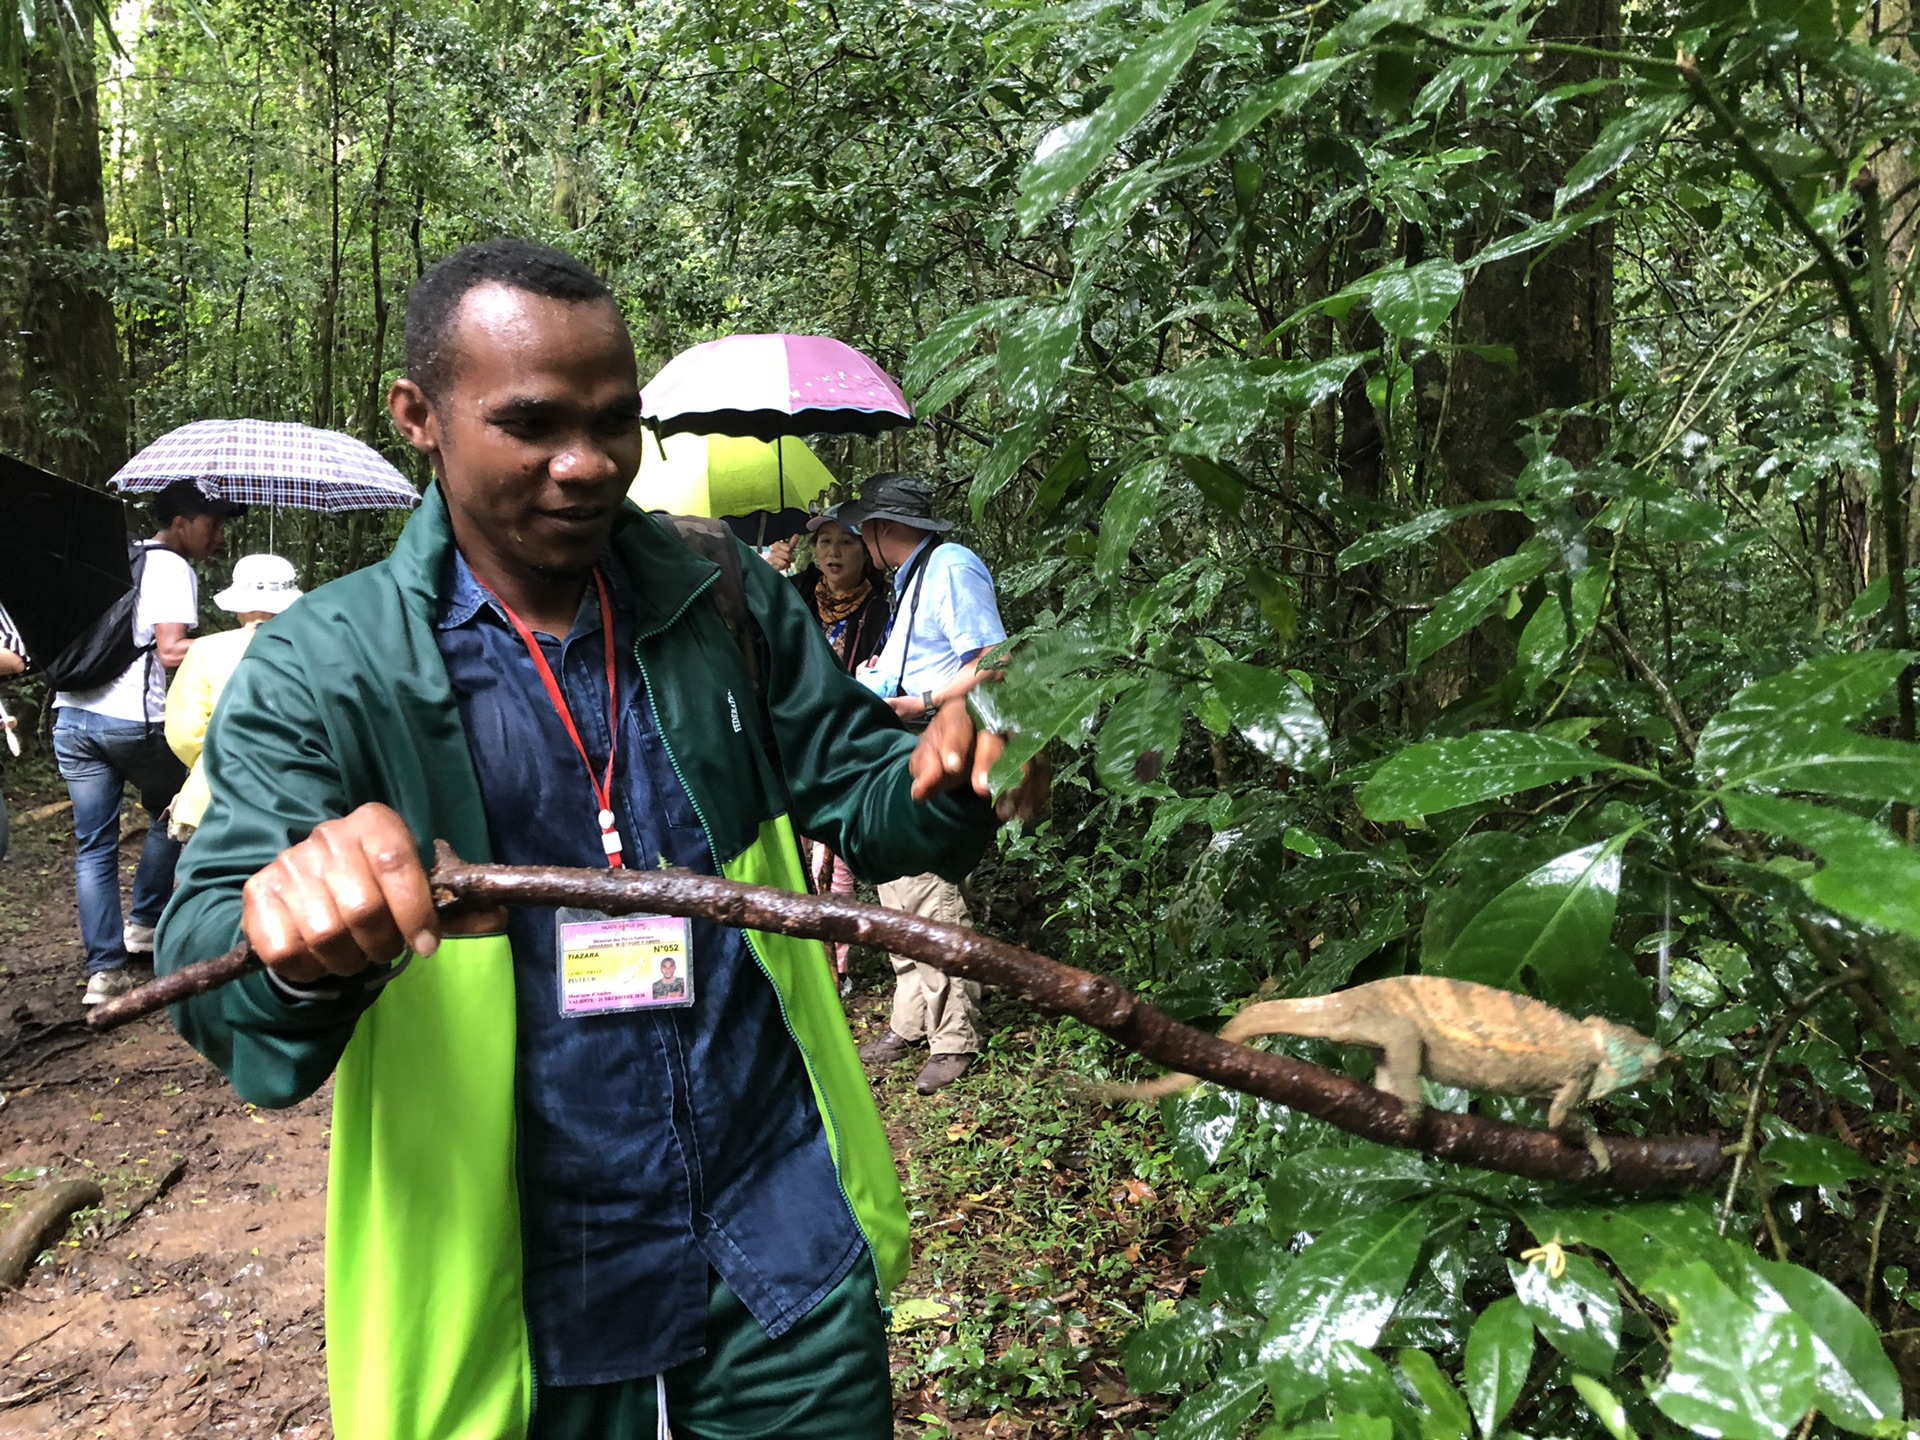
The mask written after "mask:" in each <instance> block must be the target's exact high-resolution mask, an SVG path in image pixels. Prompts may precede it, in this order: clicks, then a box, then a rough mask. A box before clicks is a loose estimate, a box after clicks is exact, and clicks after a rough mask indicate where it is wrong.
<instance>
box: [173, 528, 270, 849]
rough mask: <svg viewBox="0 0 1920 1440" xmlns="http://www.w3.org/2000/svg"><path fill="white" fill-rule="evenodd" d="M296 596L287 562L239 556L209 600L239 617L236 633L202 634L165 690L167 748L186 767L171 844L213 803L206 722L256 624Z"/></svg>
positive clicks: (182, 837)
mask: <svg viewBox="0 0 1920 1440" xmlns="http://www.w3.org/2000/svg"><path fill="white" fill-rule="evenodd" d="M300 594H301V591H300V587H299V585H298V584H296V583H295V581H294V574H293V565H292V563H291V562H290V561H287V560H282V559H281V558H280V557H279V556H278V555H242V556H241V557H240V558H239V559H238V560H237V561H235V562H234V566H233V583H232V584H231V585H229V586H228V587H227V588H226V589H224V590H222V591H221V592H220V593H219V594H218V595H216V596H214V597H213V603H214V604H216V605H218V606H219V607H220V608H221V609H222V610H229V611H232V612H233V613H234V614H235V615H237V616H239V617H240V628H239V629H238V630H228V631H224V632H223V633H221V634H218V635H203V636H202V637H201V638H200V639H198V640H196V641H194V642H193V648H192V649H190V650H188V651H187V658H186V659H185V660H183V661H182V662H181V663H180V668H179V669H178V670H177V671H175V672H174V676H173V684H172V685H171V686H169V687H168V689H167V744H168V745H170V746H172V747H173V753H174V754H176V755H178V756H179V757H180V759H181V761H182V763H184V764H186V765H188V766H190V767H191V769H190V771H189V773H188V775H187V781H186V784H184V785H182V786H181V787H180V793H179V794H178V795H176V796H174V799H173V805H172V807H171V808H170V809H169V810H168V812H167V816H168V818H167V833H168V834H169V835H171V836H172V837H173V838H174V839H176V840H185V839H186V838H187V837H188V836H189V835H191V834H193V832H194V830H195V829H196V828H198V826H199V824H200V817H201V816H202V815H204V814H206V811H207V802H208V801H209V800H211V799H212V798H213V795H212V792H211V791H210V790H208V789H207V775H206V770H205V768H204V767H203V766H202V764H201V760H200V748H201V746H203V745H205V744H206V741H207V723H208V722H209V721H210V720H212V719H213V707H214V706H215V704H217V703H218V702H219V699H220V692H221V691H222V690H224V689H226V688H227V681H228V680H229V679H231V678H232V676H233V672H234V670H235V668H236V667H238V665H239V664H240V657H241V656H242V655H244V654H246V653H247V646H248V645H249V644H250V643H252V641H253V632H254V631H255V630H256V629H258V628H259V626H260V622H261V621H262V620H271V619H272V618H273V617H274V616H276V615H278V614H279V613H280V612H281V611H282V610H284V609H286V608H287V607H288V606H289V605H291V604H292V603H293V602H294V601H296V600H298V599H299V598H300Z"/></svg>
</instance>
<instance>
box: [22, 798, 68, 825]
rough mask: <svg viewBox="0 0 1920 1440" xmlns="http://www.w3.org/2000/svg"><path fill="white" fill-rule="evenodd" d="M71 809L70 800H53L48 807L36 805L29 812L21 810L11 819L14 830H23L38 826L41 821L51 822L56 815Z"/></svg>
mask: <svg viewBox="0 0 1920 1440" xmlns="http://www.w3.org/2000/svg"><path fill="white" fill-rule="evenodd" d="M71 809H73V801H71V800H55V801H54V802H53V803H52V804H50V805H36V806H34V807H33V809H31V810H23V811H22V812H21V813H20V814H18V815H16V816H14V817H13V826H14V829H16V830H24V829H26V827H27V826H29V825H38V824H39V823H40V822H41V821H42V820H51V819H53V817H54V816H56V815H64V814H66V813H67V811H69V810H71Z"/></svg>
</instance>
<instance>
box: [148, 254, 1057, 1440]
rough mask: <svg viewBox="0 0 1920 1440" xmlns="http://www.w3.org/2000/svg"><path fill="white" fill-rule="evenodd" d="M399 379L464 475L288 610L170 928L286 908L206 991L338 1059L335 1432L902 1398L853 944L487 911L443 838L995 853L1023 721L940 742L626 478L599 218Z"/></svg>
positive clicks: (312, 1070) (477, 275)
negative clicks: (842, 956) (1002, 774)
mask: <svg viewBox="0 0 1920 1440" xmlns="http://www.w3.org/2000/svg"><path fill="white" fill-rule="evenodd" d="M390 407H391V409H392V412H393V416H394V420H395V422H396V424H397V425H398V427H399V429H400V431H401V433H402V434H404V435H405V436H406V437H407V439H408V440H409V441H410V442H411V443H412V444H414V445H415V446H416V447H417V448H419V449H420V450H421V451H422V452H424V453H425V454H426V456H427V457H428V459H429V461H430V463H431V465H432V467H433V471H434V474H435V477H436V483H435V484H434V485H433V486H432V487H430V489H429V490H428V493H427V494H426V496H425V497H424V500H423V503H422V505H421V508H420V511H419V513H418V514H416V515H415V516H414V518H413V520H412V521H411V522H410V523H409V524H408V526H407V528H406V531H405V532H404V534H403V535H402V536H401V538H400V541H399V544H398V545H397V547H396V548H395V550H394V553H393V555H392V556H391V557H390V558H388V559H387V560H385V561H383V562H382V563H380V564H378V565H375V566H372V567H370V568H369V569H366V570H363V571H360V572H358V573H356V574H354V575H350V576H347V577H345V578H343V579H341V580H339V581H336V582H335V583H333V584H332V585H328V586H325V587H322V588H321V589H319V590H317V591H315V592H314V593H313V594H311V595H308V596H307V597H306V598H305V599H303V600H301V601H300V602H299V603H297V604H296V605H294V606H293V607H292V608H291V609H290V610H288V611H287V612H286V614H284V615H282V616H280V617H278V618H276V620H275V621H274V623H273V624H271V625H269V626H266V627H263V629H262V630H261V632H260V634H259V636H258V637H257V638H256V640H255V641H254V644H253V645H252V647H251V648H250V649H249V650H248V653H247V656H246V658H245V659H244V660H243V661H242V663H241V665H240V668H239V670H238V671H237V672H236V674H235V675H234V678H233V680H232V682H231V683H230V684H229V687H228V689H227V692H226V696H225V698H224V700H223V703H222V705H221V707H220V711H219V713H218V714H217V715H216V716H215V718H214V722H213V726H212V728H211V731H210V733H209V735H208V738H207V745H206V764H207V768H208V775H209V779H210V781H211V788H212V791H213V795H214V797H215V798H214V801H213V804H212V806H211V808H210V809H209V810H208V812H207V814H206V816H205V818H204V820H203V823H202V825H201V827H200V829H199V831H198V833H197V834H196V836H195V838H194V840H193V843H192V844H191V845H190V846H189V847H188V849H187V851H186V855H185V857H184V859H183V862H182V864H181V868H180V885H179V890H178V892H177V894H176V896H175V899H174V901H173V904H172V905H171V906H170V907H169V909H168V911H167V914H166V917H165V919H164V921H163V922H162V925H161V928H160V935H159V963H160V968H161V969H162V970H171V969H175V968H178V967H179V966H180V965H183V964H186V963H188V962H190V961H192V960H195V959H199V958H203V957H205V956H208V955H213V954H217V953H219V952H220V951H222V950H225V949H227V948H228V947H229V946H231V945H232V944H233V943H234V942H235V940H236V938H237V937H238V936H239V935H240V934H241V933H242V932H243V931H244V933H245V935H246V936H247V937H248V938H249V939H250V940H251V941H252V943H253V945H254V947H255V948H256V949H257V950H258V951H259V953H260V955H261V957H262V959H263V960H265V961H266V963H267V966H268V969H267V970H266V971H265V972H264V973H262V974H258V975H255V976H253V977H250V978H249V979H247V980H245V981H243V982H241V983H240V984H237V985H234V986H231V987H229V988H227V989H225V990H222V991H219V992H216V993H214V994H211V995H207V996H203V997H200V998H198V999H195V1000H192V1001H189V1002H187V1003H186V1004H185V1005H183V1006H181V1007H179V1009H178V1010H177V1011H176V1012H175V1014H176V1019H177V1021H178V1023H179V1025H180V1028H181V1030H182V1033H184V1034H185V1035H186V1036H187V1038H188V1039H189V1040H190V1041H192V1043H193V1044H194V1045H195V1046H196V1047H197V1048H199V1049H200V1050H201V1051H202V1052H203V1053H204V1054H206V1055H207V1056H208V1057H209V1058H211V1059H212V1060H213V1061H214V1062H215V1063H216V1064H218V1065H219V1066H220V1067H221V1069H222V1070H223V1071H224V1072H225V1073H226V1074H227V1075H228V1076H229V1077H230V1078H231V1079H232V1082H233V1084H234V1087H235V1089H236V1090H238V1091H239V1092H240V1094H241V1095H243V1096H244V1097H246V1098H247V1099H248V1100H250V1101H253V1102H255V1103H258V1104H262V1105H270V1106H280V1105H289V1104H292V1103H295V1102H296V1101H298V1100H300V1099H301V1098H303V1097H304V1096H306V1095H309V1094H311V1093H312V1092H313V1091H314V1090H315V1089H317V1088H318V1087H319V1086H320V1085H321V1084H322V1083H323V1082H324V1081H325V1080H326V1079H327V1077H328V1076H329V1075H331V1076H333V1077H334V1082H335V1085H334V1101H333V1130H332V1153H331V1158H330V1173H329V1181H328V1216H327V1226H328V1239H327V1276H326V1284H327V1355H328V1383H329V1390H330V1393H331V1398H332V1404H333V1422H334V1428H335V1432H336V1433H337V1434H338V1435H339V1436H340V1437H341V1440H467V1437H472V1440H482V1437H484V1440H502V1437H522V1436H527V1437H536V1440H575V1437H578V1440H600V1437H606V1440H626V1437H629V1436H633V1437H641V1436H645V1437H652V1436H655V1435H664V1434H665V1433H666V1427H667V1425H668V1424H669V1422H670V1423H671V1425H672V1428H673V1433H674V1434H675V1435H676V1436H677V1437H679V1440H748V1437H773V1436H780V1437H818V1440H878V1437H881V1436H885V1435H890V1434H891V1433H892V1423H891V1400H890V1395H889V1385H888V1371H887V1356H886V1344H885V1330H884V1326H883V1323H882V1319H881V1309H880V1306H881V1303H882V1296H883V1294H884V1291H885V1289H886V1288H887V1287H889V1286H892V1285H894V1284H896V1283H898V1281H899V1280H900V1279H901V1277H902V1276H903V1275H904V1273H905V1269H906V1265H907V1220H906V1215H905V1210H904V1207H903V1205H902V1202H901V1198H900V1192H899V1186H898V1181H897V1179H896V1176H895V1173H894V1169H893V1163H892V1157H891V1154H890V1153H889V1150H888V1146H887V1141H886V1136H885V1134H884V1132H883V1130H882V1129H881V1126H880V1120H879V1116H878V1113H877V1111H876V1110H875V1108H874V1104H873V1100H872V1096H871V1094H870V1092H869V1091H868V1089H867V1086H866V1082H865V1078H864V1076H863V1074H862V1072H861V1069H860V1065H859V1062H858V1060H857V1059H856V1057H855V1055H854V1051H853V1046H852V1042H851V1040H850V1038H849V1037H848V1034H847V1030H846V1025H845V1021H844V1018H843V1016H842V1014H841V1012H840V1008H839V1002H838V997H837V996H836V994H835V992H834V986H833V980H832V974H831V969H830V967H829V966H828V965H827V963H826V961H825V958H824V956H823V955H822V953H821V951H820V949H819V947H818V946H817V945H815V944H813V943H811V942H801V941H795V940H791V939H788V938H785V937H780V936H774V935H764V934H759V933H752V934H748V933H744V932H741V931H738V930H731V929H727V928H725V927H721V926H717V925H710V924H706V923H704V922H685V921H677V920H669V919H667V918H665V917H637V918H630V919H621V920H610V919H608V918H607V917H605V916H596V915H593V914H591V913H583V912H577V911H558V912H556V911H551V910H534V909H518V910H515V911H513V912H511V913H510V914H509V915H507V916H505V917H501V918H500V920H499V922H498V924H497V925H496V927H495V928H493V929H492V931H491V933H484V934H476V933H467V934H460V935H455V934H452V933H447V934H443V933H442V930H441V926H440V923H439V920H438V918H437V916H436V914H435V912H434V909H433V906H432V904H431V900H430V897H429V894H428V888H427V880H426V872H425V869H424V868H423V864H424V852H425V850H426V847H427V846H429V845H430V844H431V842H432V840H433V839H435V838H436V837H437V838H444V839H446V840H448V841H449V842H451V843H452V845H453V846H454V848H455V849H456V850H458V851H459V852H460V853H461V854H462V855H463V856H465V857H467V858H469V859H474V860H484V859H493V860H500V861H505V862H512V863H555V864H571V865H582V864H604V865H611V866H620V865H646V866H653V865H659V864H676V865H685V866H690V867H692V868H695V869H701V870H705V871H708V872H711V873H718V874H724V875H726V876H728V877H730V878H733V879H738V880H746V881H754V882H759V883H764V884H775V885H783V886H786V887H788V888H791V889H800V888H803V879H802V875H801V871H800V868H799V863H798V859H797V855H796V852H795V848H794V840H793V832H794V826H795V825H796V824H797V825H798V826H799V827H800V828H802V829H804V830H805V831H806V832H807V833H808V834H810V835H813V836H816V837H818V838H820V839H821V840H823V841H825V842H826V843H827V844H828V845H829V846H830V848H832V849H833V850H834V852H835V853H836V854H840V855H844V856H845V857H846V858H847V860H848V862H849V863H850V864H851V865H852V866H853V868H854V869H855V870H856V871H857V872H859V873H861V874H863V875H865V876H867V877H868V878H870V879H874V880H882V879H887V878H890V877H892V876H895V875H900V874H916V873H921V872H925V871H928V870H933V871H939V872H942V873H946V874H950V875H955V876H957V875H960V874H963V873H965V872H966V870H967V869H968V868H969V867H970V866H971V865H972V864H973V863H974V861H975V860H976V859H977V858H978V855H979V853H980V851H981V850H982V848H983V847H984V846H985V844H986V843H987V841H988V839H989V838H990V836H991V834H992V831H993V828H994V825H995V818H996V817H995V813H994V810H993V808H992V807H990V806H989V804H988V803H987V800H986V798H985V797H986V795H987V781H986V777H987V773H988V771H989V770H990V769H991V767H992V764H993V762H994V760H995V759H997V758H998V756H999V754H1000V753H1001V750H1002V748H1003V747H1002V742H1001V741H1000V740H999V739H998V737H995V736H991V735H981V736H976V735H975V733H974V731H973V727H972V724H971V722H970V720H969V719H968V717H967V713H966V707H964V706H948V707H946V709H944V710H943V711H942V712H941V715H940V717H939V719H938V721H937V722H936V724H935V725H934V726H933V727H932V728H930V729H929V730H928V731H927V732H926V733H925V734H924V735H923V736H922V737H920V738H919V739H918V741H917V743H916V740H915V737H914V736H912V735H910V734H909V733H908V732H906V731H905V730H903V729H902V728H901V727H900V726H899V725H898V724H897V722H895V721H894V719H893V717H892V716H891V713H890V712H889V711H888V710H887V709H886V707H885V706H884V705H883V704H882V703H881V702H880V701H878V700H876V699H874V698H873V697H871V696H870V695H868V694H867V693H866V692H865V691H864V690H862V689H861V688H860V686H858V685H857V684H855V683H854V682H853V681H852V680H851V679H850V678H849V677H848V676H847V675H846V674H845V672H844V671H843V670H842V669H841V668H840V666H839V665H838V663H837V662H836V660H835V659H834V657H833V655H832V653H831V652H830V650H829V649H828V648H827V646H826V644H825V642H824V641H823V640H822V638H821V636H820V633H819V628H818V626H817V625H815V624H814V623H813V622H812V618H811V617H810V616H809V615H808V613H807V612H806V610H805V609H804V608H803V607H802V606H801V604H800V603H799V601H798V599H797V597H796V595H795V593H794V591H793V589H792V587H790V586H788V585H787V584H786V583H785V582H784V581H783V580H782V579H781V578H780V577H779V576H777V575H776V574H774V572H773V571H772V570H771V569H769V568H768V567H766V566H764V565H759V564H757V563H751V561H750V560H749V561H748V562H746V563H741V564H738V565H727V566H716V565H715V564H714V563H713V561H711V560H709V559H707V558H705V557H704V556H703V555H701V554H699V553H696V551H695V550H694V549H692V548H690V547H689V546H688V545H686V544H684V543H683V542H682V541H681V539H680V538H679V536H678V534H677V533H676V532H675V530H674V529H673V528H672V527H671V526H670V525H668V524H665V523H663V522H662V521H660V520H658V519H656V518H653V517H650V516H648V515H646V514H643V513H641V512H639V511H637V510H634V509H633V508H632V507H631V506H628V505H626V504H625V503H624V499H623V497H624V496H625V494H626V491H627V486H628V484H629V483H630V482H631V480H632V478H633V474H634V471H635V469H636V468H637V466H638V463H639V457H640V445H641V443H642V431H641V429H640V424H639V407H640V395H639V388H638V384H637V378H636V374H635V368H634V357H633V348H632V344H631V341H630V339H629V337H628V334H627V330H626V327H625V324H624V323H623V321H622V319H621V316H620V312H619V310H618V309H617V307H616V306H615V304H614V302H613V299H612V296H611V295H610V294H609V292H608V291H607V289H606V286H605V285H604V283H602V282H601V281H600V280H599V278H598V277H596V276H595V275H593V274H592V272H591V271H588V270H586V269H585V268H584V267H582V266H580V265H579V264H578V263H577V262H575V261H573V260H572V259H571V258H570V257H568V256H566V255H564V254H562V253H560V252H558V251H552V250H548V249H546V248H545V247H541V246H534V245H529V244H527V243H525V242H522V241H514V240H502V241H491V242H488V243H486V244H484V245H479V246H469V247H467V248H466V249H465V250H462V251H459V252H456V253H455V254H454V255H452V256H450V257H448V259H447V260H445V261H442V262H441V263H440V264H439V265H437V266H435V267H433V268H432V269H431V270H429V271H428V272H427V273H426V274H425V275H423V276H422V277H421V279H420V281H419V282H418V283H417V284H416V285H415V286H414V289H413V291H412V292H411V294H410V295H409V299H408V314H407V378H405V379H402V380H400V381H398V382H397V383H396V384H395V385H394V387H393V391H392V394H391V396H390ZM741 553H742V554H746V553H748V552H745V551H744V549H742V551H741ZM723 570H725V571H733V570H737V572H738V575H737V578H735V579H732V580H729V579H727V578H725V577H724V576H723ZM728 585H738V586H740V587H742V588H743V590H744V599H745V602H746V610H747V612H748V616H749V617H750V623H748V624H745V625H740V624H737V623H736V624H733V625H730V624H729V616H728V613H727V611H726V610H725V609H724V608H723V605H722V604H721V603H716V601H715V591H716V589H717V588H719V587H723V586H728ZM736 632H751V633H750V634H746V635H744V637H743V636H742V635H740V634H738V633H736ZM743 638H744V640H745V642H746V643H747V644H748V645H750V646H751V647H752V650H753V656H752V663H750V661H749V657H748V655H747V654H746V653H745V652H744V650H743V646H742V639H743ZM1031 789H1032V787H1023V791H1016V792H1014V794H1013V795H1011V796H1010V797H1007V798H1005V799H1003V801H1002V808H1003V809H1004V810H1006V811H1007V813H1012V811H1013V810H1016V809H1024V808H1028V807H1029V806H1030V804H1031V803H1032V802H1033V800H1034V799H1035V798H1036V797H1034V796H1033V795H1032V794H1030V793H1028V792H1030V790H1031ZM623 947H625V949H624V950H623ZM623 954H625V955H628V956H637V955H641V954H644V955H645V956H647V957H649V959H648V962H647V963H645V964H637V963H634V964H628V963H622V962H621V961H620V958H619V957H620V956H621V955H623ZM663 955H672V956H674V957H675V967H674V968H675V972H676V979H677V981H678V982H679V983H678V984H677V985H676V986H674V987H671V988H672V989H673V990H675V991H676V992H677V993H672V994H668V993H664V992H663V993H662V994H661V995H658V996H656V995H655V994H654V993H653V988H652V986H651V985H650V984H649V983H647V981H646V980H645V979H644V978H635V977H646V976H651V975H652V974H653V973H655V969H656V968H657V965H658V963H659V957H661V956H663ZM609 957H612V958H611V959H610V958H609Z"/></svg>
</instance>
